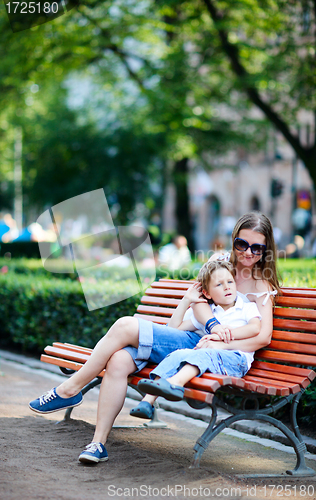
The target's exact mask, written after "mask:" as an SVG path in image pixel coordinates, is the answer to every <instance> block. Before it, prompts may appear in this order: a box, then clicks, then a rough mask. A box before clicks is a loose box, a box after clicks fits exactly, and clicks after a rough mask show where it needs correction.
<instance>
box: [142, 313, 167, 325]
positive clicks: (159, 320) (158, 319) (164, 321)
mask: <svg viewBox="0 0 316 500" xmlns="http://www.w3.org/2000/svg"><path fill="white" fill-rule="evenodd" d="M134 318H140V319H145V320H146V321H153V322H155V323H158V324H159V325H166V324H167V323H168V318H161V317H160V316H149V315H147V314H138V313H137V314H134Z"/></svg>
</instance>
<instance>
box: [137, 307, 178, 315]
mask: <svg viewBox="0 0 316 500" xmlns="http://www.w3.org/2000/svg"><path fill="white" fill-rule="evenodd" d="M137 312H139V313H143V314H158V315H161V316H168V318H171V316H172V315H173V313H174V309H171V308H170V307H154V306H143V305H140V306H138V307H137Z"/></svg>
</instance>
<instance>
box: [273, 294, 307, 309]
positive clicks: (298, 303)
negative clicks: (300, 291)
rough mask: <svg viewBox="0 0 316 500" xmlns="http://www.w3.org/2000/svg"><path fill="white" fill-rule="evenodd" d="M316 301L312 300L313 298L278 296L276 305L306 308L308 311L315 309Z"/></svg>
mask: <svg viewBox="0 0 316 500" xmlns="http://www.w3.org/2000/svg"><path fill="white" fill-rule="evenodd" d="M315 301H316V299H311V298H303V297H295V296H292V297H284V296H277V297H276V299H275V303H276V305H278V306H283V307H304V308H307V309H315V308H316V306H315V303H316V302H315Z"/></svg>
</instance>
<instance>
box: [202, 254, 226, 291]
mask: <svg viewBox="0 0 316 500" xmlns="http://www.w3.org/2000/svg"><path fill="white" fill-rule="evenodd" d="M218 269H226V270H227V271H228V272H229V273H230V274H231V275H232V277H233V278H234V279H235V269H234V267H233V265H232V264H231V263H230V262H226V261H225V260H208V261H207V262H205V264H203V266H202V267H201V269H200V272H199V274H198V276H197V280H198V281H199V282H200V283H201V285H202V289H203V290H207V287H208V285H209V282H210V279H211V276H212V274H213V273H214V271H217V270H218Z"/></svg>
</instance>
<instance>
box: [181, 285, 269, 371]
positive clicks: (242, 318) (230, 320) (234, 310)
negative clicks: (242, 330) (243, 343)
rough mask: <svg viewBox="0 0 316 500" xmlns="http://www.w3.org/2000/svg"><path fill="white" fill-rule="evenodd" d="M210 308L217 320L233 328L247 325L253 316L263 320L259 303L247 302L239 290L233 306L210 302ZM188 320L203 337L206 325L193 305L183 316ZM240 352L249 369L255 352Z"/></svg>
mask: <svg viewBox="0 0 316 500" xmlns="http://www.w3.org/2000/svg"><path fill="white" fill-rule="evenodd" d="M210 308H211V310H212V312H213V315H214V317H215V318H216V319H217V321H219V322H220V323H221V324H222V325H229V326H231V327H232V328H237V327H239V326H245V325H247V324H248V323H249V321H250V320H251V319H252V318H259V319H260V320H261V314H260V312H259V309H258V307H257V304H256V303H255V302H245V301H244V300H243V299H242V297H241V296H240V295H239V292H237V300H236V303H235V305H234V306H233V307H230V308H229V309H226V310H225V309H223V308H222V306H216V305H215V304H210ZM186 320H190V321H191V322H192V324H193V325H194V326H195V328H197V330H196V331H195V333H197V334H198V335H200V336H201V337H203V336H204V335H205V330H204V326H203V325H202V323H199V322H198V321H197V319H196V318H195V316H194V313H193V309H192V308H191V307H189V309H188V310H187V311H186V313H185V315H184V317H183V321H186ZM239 352H240V353H241V354H244V355H245V356H246V358H247V362H248V369H249V368H250V366H251V363H252V362H253V357H254V352H244V351H239Z"/></svg>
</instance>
